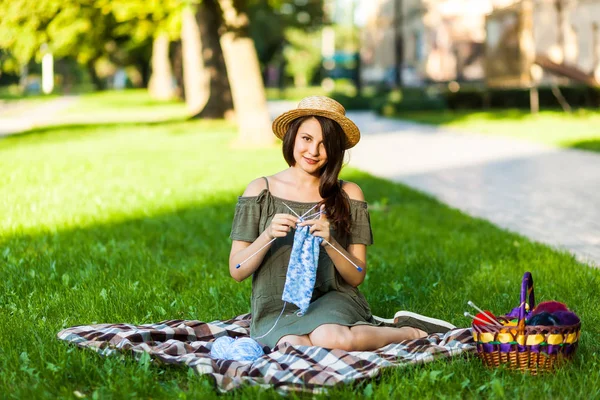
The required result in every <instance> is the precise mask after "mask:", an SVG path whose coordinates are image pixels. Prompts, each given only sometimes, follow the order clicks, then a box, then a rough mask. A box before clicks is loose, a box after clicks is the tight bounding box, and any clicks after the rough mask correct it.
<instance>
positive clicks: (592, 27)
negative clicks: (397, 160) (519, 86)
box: [361, 0, 600, 86]
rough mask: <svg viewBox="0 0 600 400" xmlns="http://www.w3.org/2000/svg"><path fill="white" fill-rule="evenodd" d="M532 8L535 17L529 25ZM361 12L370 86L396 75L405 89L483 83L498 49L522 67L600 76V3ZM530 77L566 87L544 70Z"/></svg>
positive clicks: (473, 2) (460, 0)
mask: <svg viewBox="0 0 600 400" xmlns="http://www.w3.org/2000/svg"><path fill="white" fill-rule="evenodd" d="M527 6H530V11H529V14H528V17H527V18H529V19H523V15H522V11H521V10H522V9H523V7H527ZM363 12H364V13H365V16H364V26H363V31H362V50H361V60H362V78H363V80H364V82H366V83H387V84H393V83H394V82H395V80H394V77H395V75H396V74H397V71H398V70H401V79H402V82H403V84H404V85H407V86H420V85H423V84H426V83H428V82H448V81H454V80H456V81H459V82H483V81H484V80H485V79H486V55H488V54H491V52H492V50H493V49H494V47H498V46H499V48H498V49H496V50H497V51H501V52H504V53H503V55H504V59H505V60H507V62H510V61H511V57H507V56H508V55H509V53H510V54H512V56H513V58H512V61H513V62H515V63H519V64H520V65H521V68H523V66H526V63H521V62H520V58H519V57H525V58H530V59H531V60H532V61H535V59H536V57H537V56H541V57H545V58H547V60H549V61H551V62H553V63H556V64H566V65H568V66H570V67H573V68H574V69H576V70H578V71H579V72H580V73H583V74H587V75H591V74H593V73H596V75H597V76H598V75H600V29H599V26H600V0H587V1H586V0H578V1H577V0H532V1H515V0H374V1H373V2H372V3H370V5H369V7H364V9H363ZM511 13H512V14H511ZM524 30H525V31H524ZM523 35H529V36H530V37H531V44H530V45H527V44H526V43H527V42H524V41H523V40H524V37H523ZM486 48H487V51H488V52H487V53H486ZM511 51H512V53H511ZM517 53H518V56H517ZM514 57H517V58H516V59H515V58H514ZM532 72H533V77H534V81H537V82H538V83H544V82H551V81H561V82H560V83H565V82H567V81H565V78H560V77H558V76H557V74H556V73H552V74H550V73H549V72H548V69H546V68H544V69H542V71H536V70H534V71H532ZM554 72H556V71H554ZM527 73H528V74H529V72H527ZM570 76H571V75H570ZM571 80H573V76H571ZM567 83H568V82H567Z"/></svg>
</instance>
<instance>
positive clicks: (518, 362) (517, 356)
mask: <svg viewBox="0 0 600 400" xmlns="http://www.w3.org/2000/svg"><path fill="white" fill-rule="evenodd" d="M527 295H529V306H530V309H531V310H533V308H534V307H535V299H534V293H533V277H532V276H531V273H529V272H526V273H525V275H524V276H523V283H522V285H521V303H520V305H519V318H518V323H517V325H516V326H514V325H513V326H502V327H500V326H495V325H476V324H473V337H474V339H475V342H476V344H477V354H478V355H479V357H480V358H481V360H482V361H483V363H484V365H486V366H488V367H497V366H499V365H502V364H504V365H506V366H507V367H508V368H510V369H514V370H520V371H529V372H531V373H532V374H534V375H535V374H537V373H540V372H551V371H553V370H554V369H555V368H556V367H558V366H559V365H561V364H562V363H564V362H565V361H567V360H569V359H570V358H571V357H572V356H573V354H575V350H576V349H577V345H578V342H579V334H580V329H581V322H579V323H577V324H576V325H559V326H541V325H534V326H529V325H525V315H526V314H525V304H526V299H527ZM498 320H499V321H500V322H501V323H508V322H509V321H510V319H509V318H508V317H507V316H503V317H499V318H498Z"/></svg>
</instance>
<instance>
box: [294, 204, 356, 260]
mask: <svg viewBox="0 0 600 400" xmlns="http://www.w3.org/2000/svg"><path fill="white" fill-rule="evenodd" d="M283 205H284V206H286V207H287V208H288V209H289V210H290V211H291V212H293V213H294V215H295V216H296V217H298V218H300V220H303V219H302V218H303V217H304V215H306V214H308V213H309V212H310V211H312V209H313V208H315V207H316V206H317V204H315V206H314V207H313V208H311V209H310V210H308V211H307V212H306V213H304V215H302V217H301V216H299V215H298V214H296V211H294V210H292V208H291V207H290V206H288V205H287V204H285V203H283ZM323 241H324V242H325V243H327V244H328V245H329V246H331V248H332V249H334V250H335V251H337V252H338V253H340V255H341V256H342V257H344V258H345V259H346V260H348V262H349V263H350V264H352V265H354V267H355V268H356V269H357V270H358V272H362V271H363V269H362V268H361V267H359V266H358V265H356V263H355V262H354V261H352V260H351V259H349V258H348V257H346V255H345V254H344V253H342V252H341V251H340V250H338V249H337V248H336V247H335V246H334V245H332V244H331V243H329V242H328V241H327V240H325V239H323Z"/></svg>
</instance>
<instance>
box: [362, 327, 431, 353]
mask: <svg viewBox="0 0 600 400" xmlns="http://www.w3.org/2000/svg"><path fill="white" fill-rule="evenodd" d="M350 332H352V333H353V334H354V336H355V346H356V347H357V348H356V350H355V351H367V350H376V349H379V348H380V347H383V346H387V345H388V344H390V343H400V342H402V341H404V340H413V339H420V338H423V337H425V336H427V333H426V332H423V331H422V330H420V329H417V328H411V327H409V326H405V327H402V328H392V327H387V326H370V325H356V326H353V327H351V328H350Z"/></svg>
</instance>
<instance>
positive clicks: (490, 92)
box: [442, 86, 600, 110]
mask: <svg viewBox="0 0 600 400" xmlns="http://www.w3.org/2000/svg"><path fill="white" fill-rule="evenodd" d="M560 91H561V93H562V95H563V96H564V97H565V99H566V100H567V103H569V105H570V106H571V107H599V106H600V90H598V89H594V88H590V87H585V86H569V87H560ZM538 93H539V102H540V107H542V108H558V107H560V104H559V102H558V100H557V99H556V97H555V96H554V94H553V93H552V88H550V87H540V88H538ZM442 96H443V97H444V98H445V101H446V104H447V105H448V108H450V109H452V110H458V109H483V108H487V107H489V108H529V107H530V104H529V89H487V90H485V89H471V88H470V89H464V90H459V91H458V92H456V93H452V92H450V91H447V92H444V93H443V94H442Z"/></svg>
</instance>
